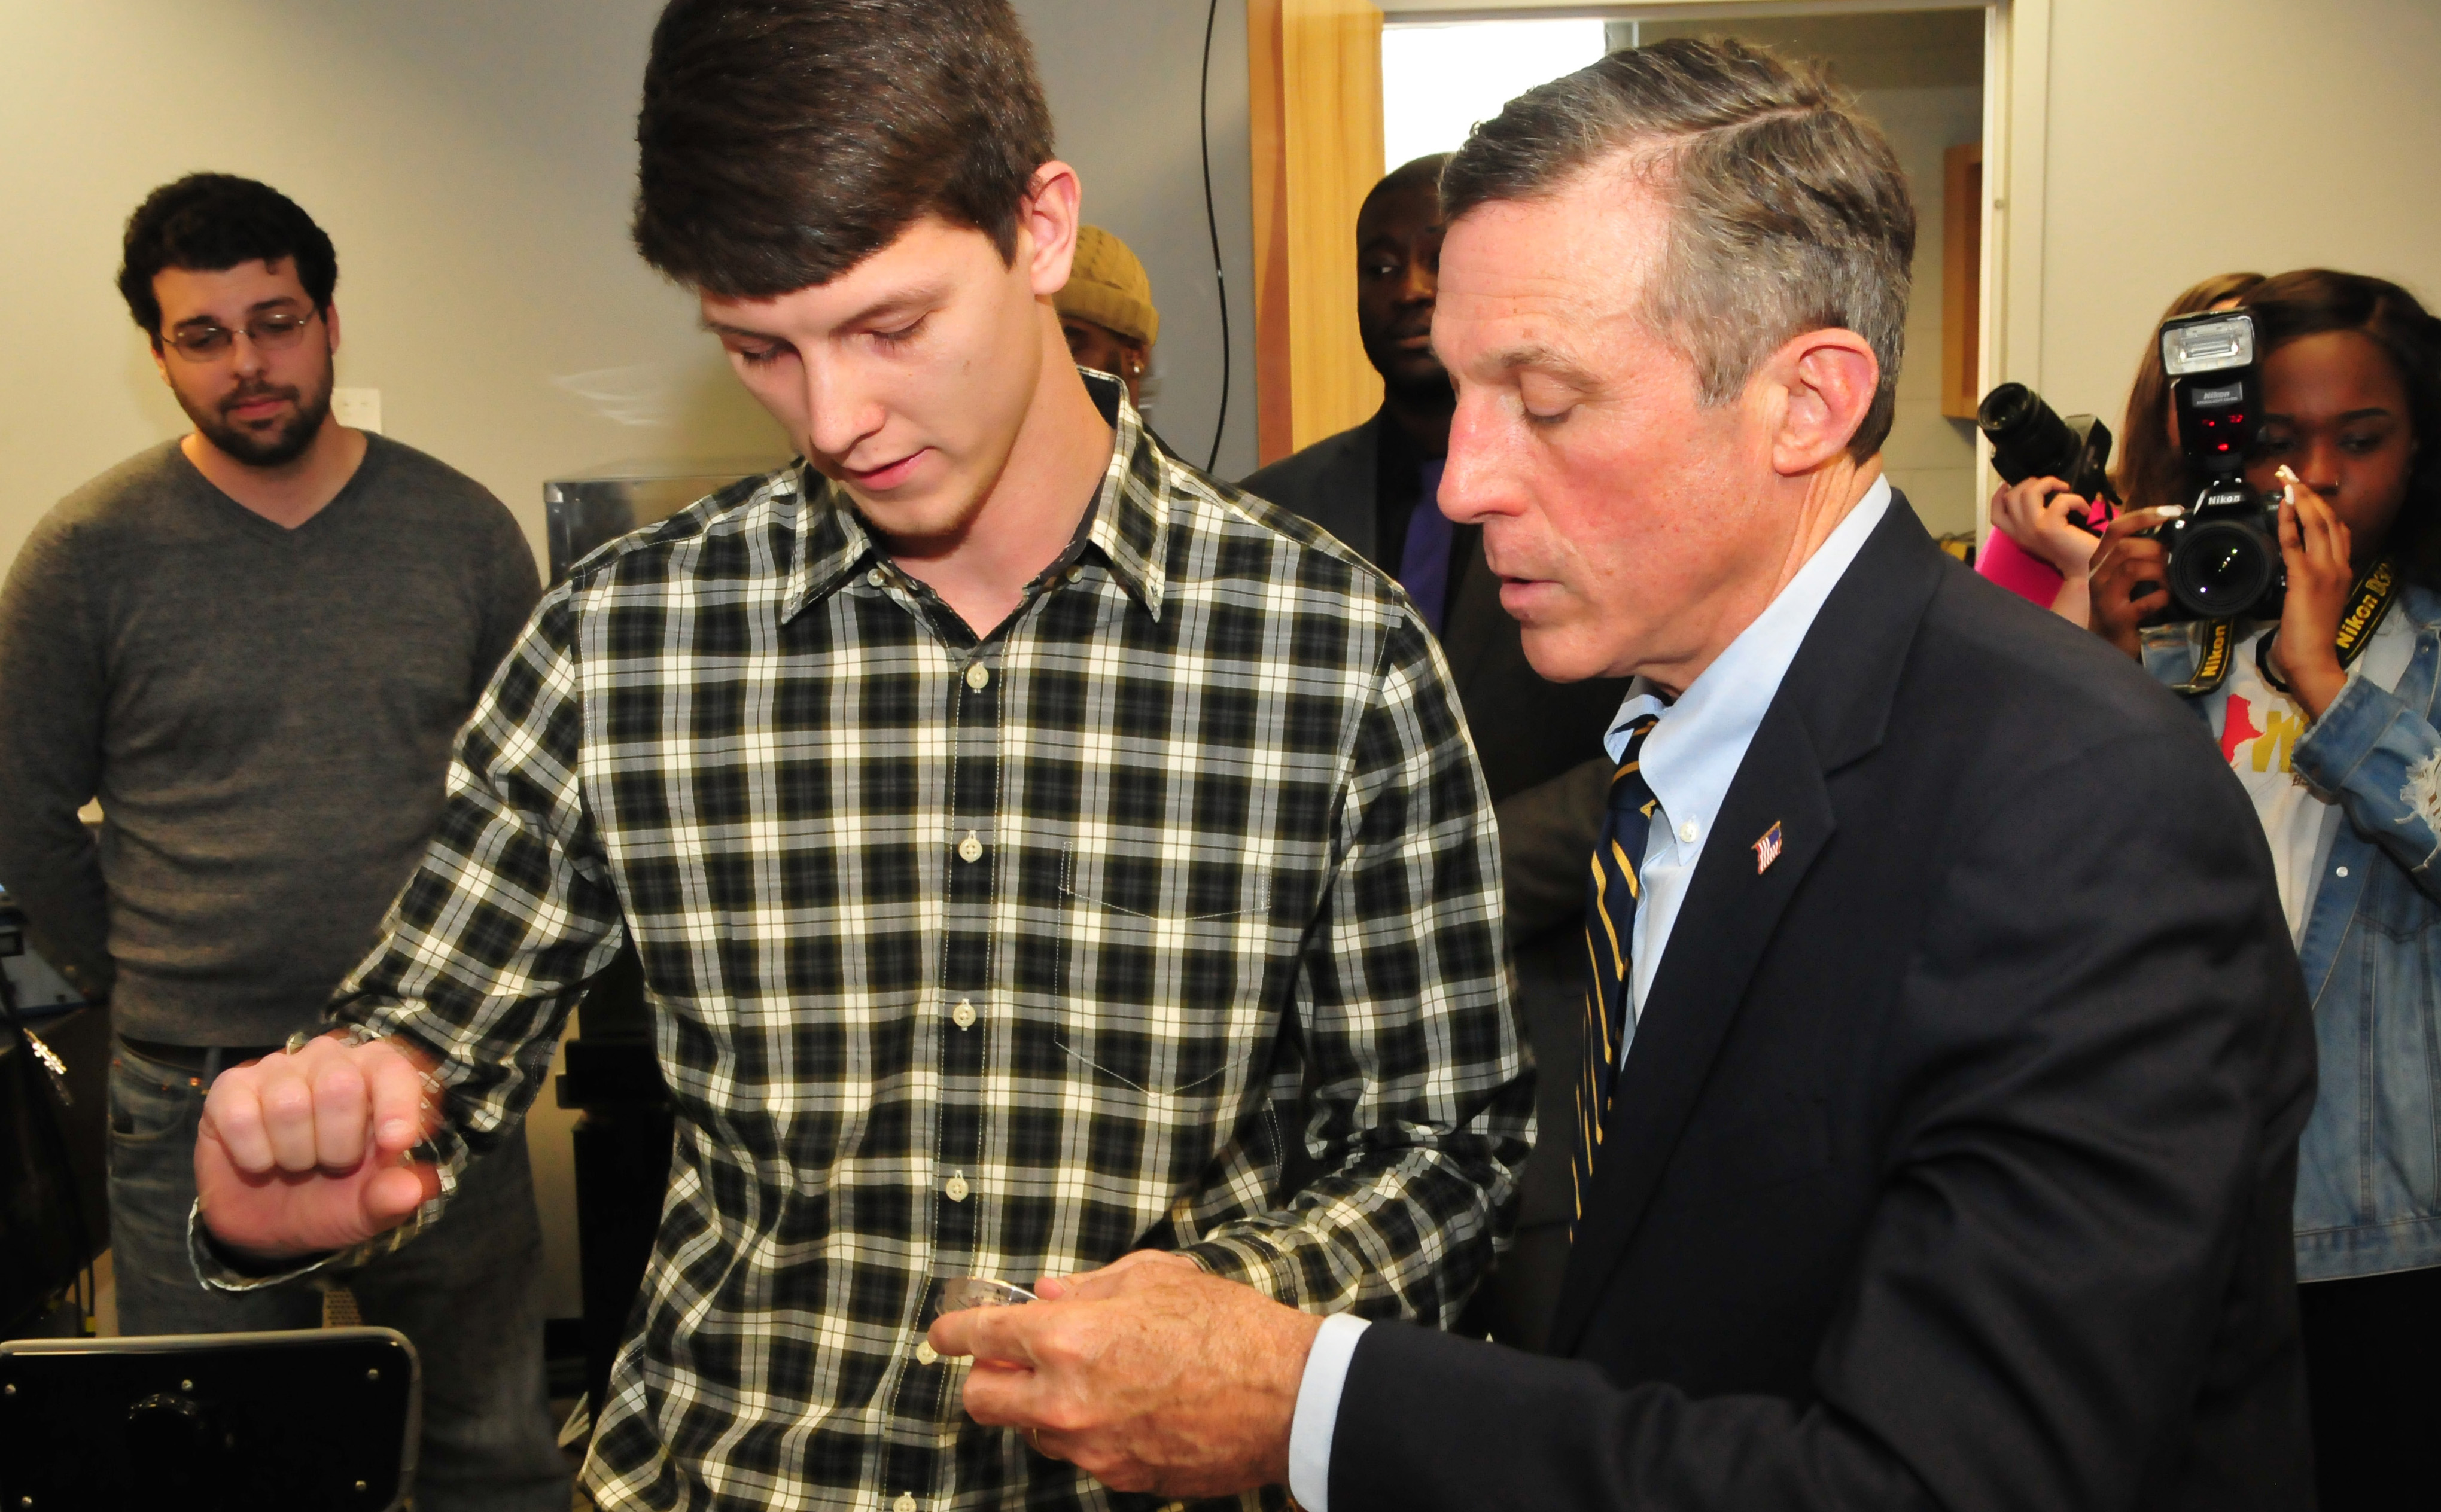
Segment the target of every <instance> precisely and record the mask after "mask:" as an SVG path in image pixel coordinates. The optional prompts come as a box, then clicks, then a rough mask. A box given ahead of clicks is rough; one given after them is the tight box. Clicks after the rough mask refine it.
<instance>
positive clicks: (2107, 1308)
mask: <svg viewBox="0 0 2441 1512" xmlns="http://www.w3.org/2000/svg"><path fill="white" fill-rule="evenodd" d="M1774 825H1778V826H1780V828H1781V835H1782V836H1783V837H1784V840H1785V849H1784V850H1782V851H1781V853H1780V854H1779V855H1778V856H1777V857H1776V858H1775V859H1773V860H1772V861H1771V862H1770V864H1769V865H1768V866H1763V865H1762V864H1761V863H1762V856H1761V855H1760V854H1759V853H1758V852H1757V851H1756V850H1755V849H1753V848H1751V847H1750V846H1749V844H1748V843H1747V842H1748V841H1749V840H1750V839H1755V838H1760V837H1762V836H1763V834H1764V833H1765V832H1766V831H1768V830H1769V829H1770V828H1771V827H1772V826H1774ZM1713 835H1714V838H1713V839H1712V840H1711V841H1710V842H1709V844H1708V845H1707V846H1706V848H1705V852H1704V855H1703V859H1702V861H1701V863H1700V864H1699V866H1698V867H1697V870H1696V873H1695V875H1694V877H1693V878H1692V879H1691V884H1690V889H1689V891H1688V894H1687V898H1686V901H1685V904H1684V906H1683V908H1682V910H1681V912H1680V913H1679V915H1678V918H1677V920H1676V923H1675V926H1674V927H1673V931H1672V933H1671V937H1670V943H1669V947H1668V952H1667V954H1666V955H1665V956H1664V957H1663V959H1662V962H1661V963H1660V969H1659V974H1658V976H1657V977H1656V979H1655V981H1654V984H1653V989H1652V993H1651V996H1650V998H1649V999H1648V1001H1647V1003H1646V1005H1645V1008H1644V1012H1643V1015H1642V1016H1641V1017H1640V1018H1639V1020H1638V1025H1637V1029H1636V1038H1635V1041H1634V1046H1633V1049H1632V1050H1631V1052H1630V1053H1629V1055H1628V1059H1627V1063H1626V1065H1625V1067H1624V1068H1623V1070H1622V1071H1621V1072H1620V1078H1619V1082H1618V1091H1617V1095H1616V1100H1615V1102H1614V1105H1613V1110H1612V1114H1611V1118H1610V1121H1609V1123H1608V1124H1607V1125H1605V1128H1604V1132H1603V1141H1602V1144H1601V1148H1600V1156H1599V1158H1598V1160H1597V1161H1596V1164H1595V1170H1594V1175H1593V1179H1592V1188H1591V1190H1590V1192H1589V1193H1588V1195H1587V1201H1586V1213H1585V1216H1584V1218H1583V1221H1582V1224H1581V1225H1580V1227H1579V1229H1578V1232H1577V1235H1576V1239H1575V1243H1574V1246H1573V1249H1572V1251H1571V1254H1570V1257H1569V1261H1568V1269H1567V1273H1566V1276H1565V1280H1564V1286H1563V1288H1562V1294H1561V1302H1560V1307H1559V1312H1558V1316H1557V1318H1556V1320H1555V1322H1554V1325H1553V1329H1552V1332H1551V1335H1550V1338H1549V1344H1548V1348H1549V1350H1550V1353H1551V1354H1552V1355H1554V1356H1556V1357H1558V1358H1544V1357H1539V1356H1533V1355H1528V1354H1525V1353H1522V1352H1519V1351H1516V1350H1510V1349H1506V1348H1503V1347H1501V1346H1499V1345H1495V1344H1489V1343H1483V1342H1479V1341H1468V1340H1462V1339H1456V1338H1453V1337H1451V1336H1448V1335H1444V1334H1437V1333H1433V1332H1429V1331H1427V1330H1424V1329H1421V1328H1417V1327H1410V1326H1405V1325H1401V1324H1395V1323H1377V1324H1375V1325H1374V1326H1373V1327H1372V1328H1370V1329H1368V1330H1367V1331H1366V1333H1365V1336H1364V1338H1363V1340H1362V1341H1360V1343H1359V1345H1358V1348H1357V1351H1356V1355H1355V1359H1354V1360H1353V1363H1352V1365H1351V1367H1350V1370H1349V1373H1348V1377H1347V1386H1346V1391H1345V1394H1344V1395H1343V1396H1342V1398H1341V1404H1340V1410H1339V1415H1338V1418H1337V1422H1336V1426H1335V1430H1334V1444H1333V1451H1332V1456H1331V1468H1330V1504H1331V1507H1332V1512H1374V1509H1377V1508H1378V1509H1383V1512H1388V1509H1392V1508H1396V1509H1399V1512H1428V1509H1437V1508H1450V1509H1453V1512H1455V1509H1458V1508H1466V1509H1476V1508H1482V1507H1495V1506H1496V1507H1534V1508H1554V1509H1567V1508H1595V1507H1601V1508H1635V1509H1636V1512H1673V1509H1687V1512H1692V1509H1695V1508H1726V1507H1738V1508H1753V1509H1781V1508H1785V1509H1791V1512H1794V1509H1797V1508H1813V1509H1827V1508H1851V1507H1853V1508H1875V1509H1891V1508H1914V1507H1943V1508H1994V1509H1998V1508H2012V1509H2025V1508H2036V1509H2051V1508H2056V1509H2059V1512H2071V1509H2074V1512H2098V1509H2106V1508H2138V1507H2142V1508H2145V1509H2148V1512H2149V1509H2154V1508H2206V1507H2211V1508H2233V1507H2237V1508H2267V1509H2268V1508H2303V1507H2309V1506H2311V1505H2312V1498H2313V1492H2312V1487H2311V1485H2310V1475H2309V1450H2308V1447H2307V1439H2306V1421H2305V1392H2304V1382H2303V1376H2302V1370H2301V1365H2300V1357H2299V1348H2298V1339H2297V1310H2296V1287H2295V1277H2294V1268H2293V1260H2292V1254H2291V1250H2290V1241H2289V1232H2288V1231H2289V1201H2290V1195H2291V1189H2292V1187H2293V1185H2294V1180H2295V1174H2296V1144H2297V1136H2298V1132H2299V1130H2300V1128H2301V1127H2302V1125H2304V1122H2305V1114H2306V1111H2307V1109H2308V1107H2310V1105H2311V1103H2312V1099H2313V1088H2314V1047H2313V1035H2312V1026H2311V1022H2310V1019H2309V1016H2308V1011H2307V1007H2306V1000H2305V991H2304V985H2303V982H2302V981H2301V980H2300V977H2299V973H2298V969H2297V963H2296V959H2295V956H2294V954H2293V952H2292V951H2291V949H2290V947H2289V943H2288V932H2287V927H2286V924H2285V922H2284V919H2283V916H2282V914H2281V911H2280V905H2279V900H2278V897H2277V895H2276V892H2275V891H2274V887H2273V882H2272V873H2271V866H2270V858H2269V853H2268V851H2267V850H2266V847H2265V844H2264V841H2263V837H2262V831H2261V828H2260V826H2259V825H2258V824H2257V823H2256V821H2255V818H2254V814H2253V812H2252V809H2251V805H2250V804H2249V802H2248V801H2247V799H2246V796H2245V794H2244V793H2243V792H2242V791H2241V790H2240V789H2239V787H2238V784H2237V783H2235V782H2234V781H2233V779H2232V778H2231V776H2230V773H2229V770H2228V767H2227V765H2225V764H2224V763H2222V761H2221V760H2220V755H2219V752H2218V750H2217V749H2216V748H2215V746H2214V744H2213V742H2212V740H2211V738H2210V736H2209V734H2208V733H2206V731H2205V730H2204V729H2203V727H2202V726H2201V725H2200V724H2199V723H2198V722H2197V720H2196V719H2195V717H2194V716H2193V715H2192V714H2191V713H2189V712H2188V711H2185V710H2184V709H2181V708H2180V707H2179V705H2178V703H2177V701H2176V700H2175V699H2173V698H2172V697H2171V696H2169V695H2168V694H2167V693H2164V692H2162V690H2161V689H2160V688H2159V687H2157V686H2155V685H2154V684H2153V683H2152V681H2151V680H2150V679H2148V678H2146V677H2145V676H2144V675H2143V673H2142V672H2141V671H2139V669H2138V668H2137V667H2136V666H2135V665H2134V664H2133V663H2132V662H2129V661H2128V660H2126V659H2125V658H2124V657H2119V656H2116V655H2114V654H2113V653H2112V652H2111V651H2110V650H2109V649H2108V648H2107V647H2106V646H2105V645H2104V644H2103V642H2102V641H2100V640H2099V639H2096V638H2094V637H2091V636H2088V635H2085V634H2082V633H2080V632H2078V631H2076V630H2074V629H2072V628H2071V627H2070V626H2069V625H2067V624H2066V623H2064V622H2063V621H2059V620H2058V619H2056V618H2055V617H2053V616H2051V615H2047V614H2044V613H2042V612H2040V611H2038V610H2036V609H2034V608H2033V607H2032V606H2031V605H2028V604H2026V603H2022V602H2021V601H2019V600H2017V599H2016V598H2015V597H2013V596H2011V595H2009V594H2007V593H2005V592H2003V591H2001V590H1999V589H1998V588H1995V587H1994V586H1993V585H1990V584H1988V583H1985V582H1983V581H1981V580H1980V579H1979V578H1977V577H1976V576H1975V575H1974V574H1973V573H1971V572H1968V571H1966V570H1965V569H1963V568H1962V567H1960V566H1958V564H1956V563H1955V562H1953V561H1951V560H1950V559H1949V558H1948V557H1946V556H1944V554H1943V553H1942V552H1941V551H1940V550H1939V549H1937V548H1936V547H1935V546H1934V545H1933V543H1932V541H1931V539H1930V538H1929V537H1928V536H1927V535H1926V532H1925V531H1924V528H1923V526H1922V525H1921V524H1920V523H1919V522H1918V521H1917V519H1916V517H1915V514H1914V513H1913V511H1912V510H1910V509H1909V508H1908V507H1907V505H1906V503H1905V501H1904V500H1895V501H1893V503H1892V505H1891V507H1890V513H1889V514H1888V516H1887V517H1886V518H1885V519H1884V520H1883V521H1882V523H1881V524H1880V526H1878V527H1877V528H1876V529H1875V531H1873V533H1872V535H1871V537H1870V538H1869V540H1868V541H1867V543H1866V546H1865V548H1864V549H1863V551H1862V553H1861V554H1860V555H1859V556H1858V558H1857V559H1856V561H1855V562H1854V564H1853V566H1852V567H1850V569H1849V571H1848V573H1847V575H1846V576H1845V577H1844V578H1843V579H1842V580H1841V581H1840V583H1839V585H1838V586H1837V587H1836V588H1835V590H1834V591H1833V593H1832V595H1831V598H1830V599H1829V601H1828V602H1827V603H1825V604H1824V606H1823V609H1822V611H1821V613H1820V615H1819V616H1818V617H1817V620H1816V621H1815V623H1814V626H1813V628H1812V630H1811V632H1810V633H1809V634H1808V636H1807V638H1806V639H1805V641H1804V643H1803V645H1802V647H1801V648H1800V650H1799V654H1798V657H1797V658H1796V660H1795V662H1794V663H1793V664H1792V665H1791V667H1790V669H1789V672H1788V675H1787V677H1786V679H1785V680H1784V682H1783V683H1782V685H1781V688H1780V691H1779V693H1778V695H1777V697H1776V698H1775V700H1774V702H1773V704H1772V706H1771V708H1770V711H1769V712H1768V713H1767V714H1766V715H1765V717H1764V719H1763V725H1762V727H1761V728H1760V729H1759V730H1758V731H1757V733H1756V735H1755V739H1754V743H1753V745H1752V747H1750V748H1749V749H1748V751H1747V754H1746V757H1745V763H1744V765H1742V766H1741V767H1740V769H1739V772H1738V775H1737V778H1736V780H1735V782H1734V783H1733V784H1732V786H1731V788H1730V790H1729V794H1728V797H1727V801H1726V803H1725V805H1724V807H1723V810H1722V813H1721V816H1720V818H1719V819H1718V820H1717V821H1716V822H1715V824H1714V826H1713ZM1544 1137H1545V1138H1546V1139H1548V1138H1552V1137H1555V1134H1554V1131H1552V1130H1550V1129H1549V1128H1547V1127H1546V1129H1545V1131H1544Z"/></svg>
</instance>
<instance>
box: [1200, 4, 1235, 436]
mask: <svg viewBox="0 0 2441 1512" xmlns="http://www.w3.org/2000/svg"><path fill="white" fill-rule="evenodd" d="M1220 19H1221V0H1211V4H1210V5H1209V6H1208V7H1207V8H1206V9H1204V12H1203V81H1202V89H1201V91H1200V92H1199V94H1198V95H1197V97H1196V102H1195V107H1196V108H1195V117H1196V119H1195V128H1196V135H1197V138H1198V139H1199V140H1200V141H1201V142H1202V148H1203V225H1204V228H1205V229H1206V230H1208V231H1209V232H1211V234H1212V286H1213V288H1214V290H1215V291H1216V292H1217V293H1218V294H1219V295H1220V297H1221V413H1220V414H1219V415H1218V416H1216V417H1214V419H1213V422H1212V454H1211V456H1209V457H1207V458H1206V459H1204V462H1203V470H1204V471H1205V472H1207V473H1208V472H1211V471H1212V470H1213V469H1214V468H1216V467H1218V466H1220V465H1221V432H1222V431H1224V430H1226V429H1227V428H1228V424H1229V283H1228V279H1226V278H1225V277H1224V276H1223V275H1222V274H1221V217H1220V215H1219V214H1218V213H1217V212H1216V211H1215V210H1214V209H1213V208H1212V27H1213V25H1214V23H1216V22H1218V21H1219V20H1220Z"/></svg>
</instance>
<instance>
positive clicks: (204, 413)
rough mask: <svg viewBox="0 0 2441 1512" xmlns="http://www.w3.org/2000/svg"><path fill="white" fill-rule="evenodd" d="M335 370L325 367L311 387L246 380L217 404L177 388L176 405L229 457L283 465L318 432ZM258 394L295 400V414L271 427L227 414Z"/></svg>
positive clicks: (250, 464) (302, 452)
mask: <svg viewBox="0 0 2441 1512" xmlns="http://www.w3.org/2000/svg"><path fill="white" fill-rule="evenodd" d="M333 376H334V375H333V373H332V372H331V370H329V369H324V371H323V373H322V381H321V382H320V383H319V384H317V385H316V386H315V387H313V388H311V389H310V390H300V389H297V388H282V387H279V386H277V385H274V384H247V385H245V386H244V387H239V388H236V389H233V390H231V391H230V392H228V393H226V394H224V395H222V396H221V398H220V400H219V402H218V403H217V404H213V405H203V404H199V403H197V402H195V401H193V400H190V399H189V398H188V397H187V395H186V394H185V393H184V392H183V391H180V392H179V393H178V407H179V408H181V409H183V410H185V411H186V412H187V418H188V419H189V420H191V421H193V422H194V423H195V429H196V430H197V431H198V432H200V433H201V434H202V436H203V438H204V440H206V441H209V442H211V443H212V444H213V445H214V446H217V447H219V448H220V449H221V451H223V452H224V453H226V455H228V456H229V457H231V458H234V459H237V460H238V461H241V462H244V463H245V464H246V465H247V466H248V467H284V466H286V465H287V464H288V463H290V462H293V461H295V460H296V459H298V458H299V457H302V456H304V455H305V449H306V448H307V447H309V446H311V445H313V444H314V438H315V437H316V436H317V435H319V434H321V430H322V423H323V422H324V421H326V420H328V419H330V417H331V386H332V382H333ZM257 399H285V400H288V401H290V402H292V403H293V404H295V405H296V406H297V408H296V411H295V413H293V414H291V415H290V416H289V417H288V419H287V420H285V421H284V422H282V423H280V425H278V426H277V427H275V428H274V429H272V430H269V431H263V430H258V429H252V428H247V427H243V426H240V425H238V424H237V423H235V422H233V421H231V420H230V419H229V418H228V412H229V410H230V409H232V408H234V407H235V406H237V405H242V404H246V403H248V402H250V401H253V400H257Z"/></svg>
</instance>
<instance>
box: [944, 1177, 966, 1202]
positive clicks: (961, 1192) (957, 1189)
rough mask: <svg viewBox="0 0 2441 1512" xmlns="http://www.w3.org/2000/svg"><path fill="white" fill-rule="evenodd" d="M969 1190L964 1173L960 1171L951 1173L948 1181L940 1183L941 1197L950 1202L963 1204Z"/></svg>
mask: <svg viewBox="0 0 2441 1512" xmlns="http://www.w3.org/2000/svg"><path fill="white" fill-rule="evenodd" d="M969 1190H970V1189H969V1188H968V1187H967V1178H966V1173H964V1172H962V1171H951V1172H950V1173H949V1179H948V1180H947V1181H944V1182H942V1183H941V1195H942V1196H943V1197H948V1198H949V1200H950V1201H952V1202H964V1201H965V1200H966V1199H967V1192H968V1191H969Z"/></svg>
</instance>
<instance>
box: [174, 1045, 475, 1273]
mask: <svg viewBox="0 0 2441 1512" xmlns="http://www.w3.org/2000/svg"><path fill="white" fill-rule="evenodd" d="M427 1071H428V1068H427V1067H426V1066H425V1064H424V1063H423V1062H422V1061H420V1060H419V1059H417V1058H416V1056H415V1054H414V1053H412V1052H410V1051H408V1050H407V1049H406V1048H405V1047H403V1046H400V1045H397V1044H395V1043H393V1042H392V1041H389V1040H382V1039H377V1040H372V1041H371V1042H369V1043H366V1044H362V1045H352V1044H350V1043H348V1042H347V1040H346V1039H344V1038H342V1037H339V1036H335V1035H325V1036H323V1037H321V1038H319V1039H314V1040H309V1041H307V1042H306V1044H305V1046H304V1047H303V1048H302V1049H301V1050H299V1051H298V1052H297V1053H294V1054H278V1055H266V1056H264V1057H263V1058H262V1059H261V1060H259V1061H254V1062H252V1063H250V1064H247V1065H244V1066H240V1067H238V1068H236V1069H235V1070H232V1071H223V1072H222V1073H221V1074H220V1075H219V1077H217V1078H216V1079H215V1080H214V1081H213V1082H212V1089H211V1093H210V1095H209V1096H208V1097H207V1098H206V1099H205V1102H204V1122H203V1128H202V1131H201V1133H200V1135H199V1136H198V1138H197V1139H196V1141H195V1192H196V1195H197V1196H198V1197H199V1198H200V1199H201V1201H202V1207H203V1218H204V1226H205V1227H206V1228H208V1229H209V1230H210V1231H211V1232H212V1235H213V1237H215V1238H217V1239H218V1240H220V1242H221V1243H223V1244H225V1245H227V1246H229V1247H230V1248H232V1249H235V1250H238V1251H243V1252H244V1253H246V1254H249V1255H254V1256H257V1257H260V1258H263V1259H288V1258H293V1257H295V1256H298V1255H308V1254H318V1253H321V1252H324V1251H332V1250H345V1249H348V1248H350V1247H352V1246H354V1245H358V1244H362V1243H363V1242H365V1241H366V1240H368V1239H371V1238H372V1237H374V1236H375V1235H376V1234H380V1233H388V1232H389V1230H391V1229H395V1228H397V1227H398V1226H399V1225H400V1224H402V1223H404V1222H406V1221H407V1218H408V1217H409V1216H411V1215H413V1214H414V1212H415V1210H416V1209H417V1208H418V1207H420V1206H422V1205H423V1204H424V1203H425V1201H426V1200H427V1199H429V1198H431V1197H435V1196H438V1195H439V1193H440V1191H441V1173H440V1172H439V1171H438V1170H437V1169H435V1168H434V1167H433V1166H432V1165H431V1164H429V1163H428V1162H426V1163H415V1162H411V1161H409V1160H408V1159H407V1151H408V1150H410V1149H412V1148H413V1147H414V1146H415V1145H417V1144H419V1143H422V1142H423V1141H425V1139H428V1138H430V1137H431V1135H432V1133H433V1131H434V1130H435V1129H437V1128H439V1127H440V1126H441V1107H440V1100H439V1095H438V1093H437V1092H436V1091H431V1090H428V1089H427Z"/></svg>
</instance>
